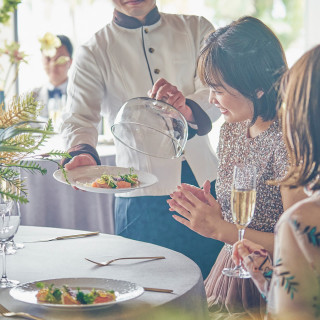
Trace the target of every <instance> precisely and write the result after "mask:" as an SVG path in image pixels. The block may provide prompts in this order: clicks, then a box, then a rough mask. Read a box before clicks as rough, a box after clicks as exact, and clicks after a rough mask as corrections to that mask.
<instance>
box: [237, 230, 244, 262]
mask: <svg viewBox="0 0 320 320" xmlns="http://www.w3.org/2000/svg"><path fill="white" fill-rule="evenodd" d="M244 230H245V229H242V228H241V229H238V239H239V241H242V240H243V237H244ZM237 268H242V261H241V260H240V261H239V264H238V266H237Z"/></svg>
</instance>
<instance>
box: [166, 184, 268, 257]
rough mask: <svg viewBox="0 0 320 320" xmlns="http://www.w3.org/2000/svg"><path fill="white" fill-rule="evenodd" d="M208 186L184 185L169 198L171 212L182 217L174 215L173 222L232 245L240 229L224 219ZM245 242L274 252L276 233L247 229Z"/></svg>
mask: <svg viewBox="0 0 320 320" xmlns="http://www.w3.org/2000/svg"><path fill="white" fill-rule="evenodd" d="M209 185H210V183H209V181H206V183H205V185H204V188H203V189H200V188H197V187H194V186H191V185H187V184H182V185H181V186H179V187H178V191H176V192H174V193H172V194H171V195H170V196H171V198H172V199H169V200H167V202H168V204H169V205H170V209H169V210H170V211H176V212H178V213H179V214H180V215H181V216H178V215H173V218H174V219H175V220H176V221H178V222H180V223H182V224H184V225H185V226H187V227H188V228H189V229H191V230H193V231H195V232H197V233H199V234H201V235H203V236H204V237H207V238H213V239H216V240H220V241H222V242H225V243H228V244H231V245H233V244H234V243H235V242H236V241H237V240H238V230H237V227H236V225H235V224H233V223H230V222H227V221H225V220H224V219H223V216H222V212H221V207H220V205H219V203H218V202H217V201H216V199H215V198H214V197H213V196H212V195H211V194H210V187H209ZM245 238H246V239H249V240H251V241H253V242H257V243H259V244H261V245H262V246H263V247H264V248H266V249H267V250H268V251H269V252H273V233H269V232H262V231H256V230H253V229H250V228H247V229H246V232H245Z"/></svg>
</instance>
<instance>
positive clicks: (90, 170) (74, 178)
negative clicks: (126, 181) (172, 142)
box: [53, 166, 158, 193]
mask: <svg viewBox="0 0 320 320" xmlns="http://www.w3.org/2000/svg"><path fill="white" fill-rule="evenodd" d="M132 172H133V173H135V174H137V175H138V179H139V181H140V183H139V185H138V186H137V187H132V188H121V189H112V188H110V189H107V188H94V187H91V186H90V184H91V183H92V182H93V181H95V180H96V179H97V178H100V177H101V175H103V174H111V175H119V174H121V175H122V174H127V173H130V168H123V167H114V166H82V167H78V168H75V169H73V170H70V171H66V173H67V178H68V180H69V182H70V184H71V185H72V186H75V187H77V188H78V189H81V190H85V191H89V192H96V193H120V192H130V191H134V190H137V189H140V188H145V187H149V186H151V185H153V184H155V183H156V182H158V179H157V177H156V176H155V175H153V174H151V173H148V172H144V171H139V170H133V171H132ZM53 177H54V178H55V179H56V180H58V181H60V182H62V183H67V181H66V180H65V177H64V175H63V173H62V170H61V169H60V170H57V171H55V172H54V173H53Z"/></svg>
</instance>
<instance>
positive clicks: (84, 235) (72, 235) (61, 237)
mask: <svg viewBox="0 0 320 320" xmlns="http://www.w3.org/2000/svg"><path fill="white" fill-rule="evenodd" d="M99 233H100V232H99V231H94V232H88V233H79V234H71V235H69V236H60V237H55V238H49V239H41V240H31V241H23V242H24V243H34V242H49V241H55V240H64V239H74V238H83V237H91V236H96V235H98V234H99Z"/></svg>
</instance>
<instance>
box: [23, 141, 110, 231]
mask: <svg viewBox="0 0 320 320" xmlns="http://www.w3.org/2000/svg"><path fill="white" fill-rule="evenodd" d="M97 149H98V152H99V155H100V157H101V162H102V164H103V165H110V166H113V165H115V155H114V154H115V149H114V146H107V145H105V146H103V145H100V146H98V148H97ZM49 150H63V148H62V147H61V141H60V140H59V137H57V138H54V139H52V140H51V141H49V143H48V144H47V145H46V147H45V149H43V150H41V152H47V151H49ZM38 163H39V164H40V165H41V167H43V168H46V169H47V174H46V175H44V176H42V175H41V174H38V173H34V174H32V173H30V172H25V171H22V172H21V176H22V177H25V178H26V187H27V190H28V200H29V203H27V204H22V205H21V224H22V225H28V226H44V227H55V228H69V229H81V230H90V231H101V232H104V233H111V234H113V233H114V219H113V209H114V196H113V195H111V194H97V193H91V192H83V191H80V190H74V189H73V188H72V187H71V186H70V185H65V184H62V183H60V182H58V181H56V180H55V179H54V178H53V176H52V175H53V172H54V171H55V170H57V165H56V164H54V163H52V162H49V161H43V160H39V161H38Z"/></svg>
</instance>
